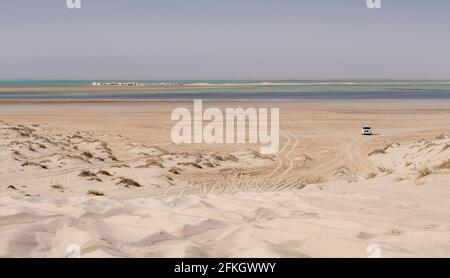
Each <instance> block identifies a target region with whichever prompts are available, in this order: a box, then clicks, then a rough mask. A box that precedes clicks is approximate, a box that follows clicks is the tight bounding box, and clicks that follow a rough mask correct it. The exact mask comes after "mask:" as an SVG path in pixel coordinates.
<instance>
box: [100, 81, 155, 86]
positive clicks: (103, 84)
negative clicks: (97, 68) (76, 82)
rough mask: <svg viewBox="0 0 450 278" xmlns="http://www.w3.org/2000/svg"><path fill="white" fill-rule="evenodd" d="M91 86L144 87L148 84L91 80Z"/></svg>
mask: <svg viewBox="0 0 450 278" xmlns="http://www.w3.org/2000/svg"><path fill="white" fill-rule="evenodd" d="M92 86H106V87H112V86H117V87H144V86H148V84H146V83H141V82H103V83H102V82H92Z"/></svg>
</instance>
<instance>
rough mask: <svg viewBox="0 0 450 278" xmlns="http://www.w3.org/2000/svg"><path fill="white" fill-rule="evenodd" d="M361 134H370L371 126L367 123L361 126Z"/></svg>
mask: <svg viewBox="0 0 450 278" xmlns="http://www.w3.org/2000/svg"><path fill="white" fill-rule="evenodd" d="M361 134H362V135H372V128H371V127H370V126H368V125H365V126H363V127H362V129H361Z"/></svg>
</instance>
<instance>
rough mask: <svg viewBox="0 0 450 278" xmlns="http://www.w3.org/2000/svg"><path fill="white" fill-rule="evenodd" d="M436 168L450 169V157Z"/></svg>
mask: <svg viewBox="0 0 450 278" xmlns="http://www.w3.org/2000/svg"><path fill="white" fill-rule="evenodd" d="M436 169H438V170H445V169H450V159H447V160H445V161H443V162H442V163H441V164H439V165H438V166H436Z"/></svg>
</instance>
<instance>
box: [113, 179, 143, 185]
mask: <svg viewBox="0 0 450 278" xmlns="http://www.w3.org/2000/svg"><path fill="white" fill-rule="evenodd" d="M118 179H119V181H118V182H117V183H116V185H123V186H125V187H130V186H133V187H141V185H140V184H139V183H137V182H135V181H134V180H132V179H128V178H124V177H119V178H118Z"/></svg>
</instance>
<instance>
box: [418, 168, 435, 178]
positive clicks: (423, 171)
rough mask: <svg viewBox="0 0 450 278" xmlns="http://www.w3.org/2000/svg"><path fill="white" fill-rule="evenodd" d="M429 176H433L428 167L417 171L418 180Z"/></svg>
mask: <svg viewBox="0 0 450 278" xmlns="http://www.w3.org/2000/svg"><path fill="white" fill-rule="evenodd" d="M431 174H433V171H432V170H431V169H430V168H428V167H425V168H422V169H419V170H417V178H418V179H420V178H423V177H426V176H428V175H431Z"/></svg>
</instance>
